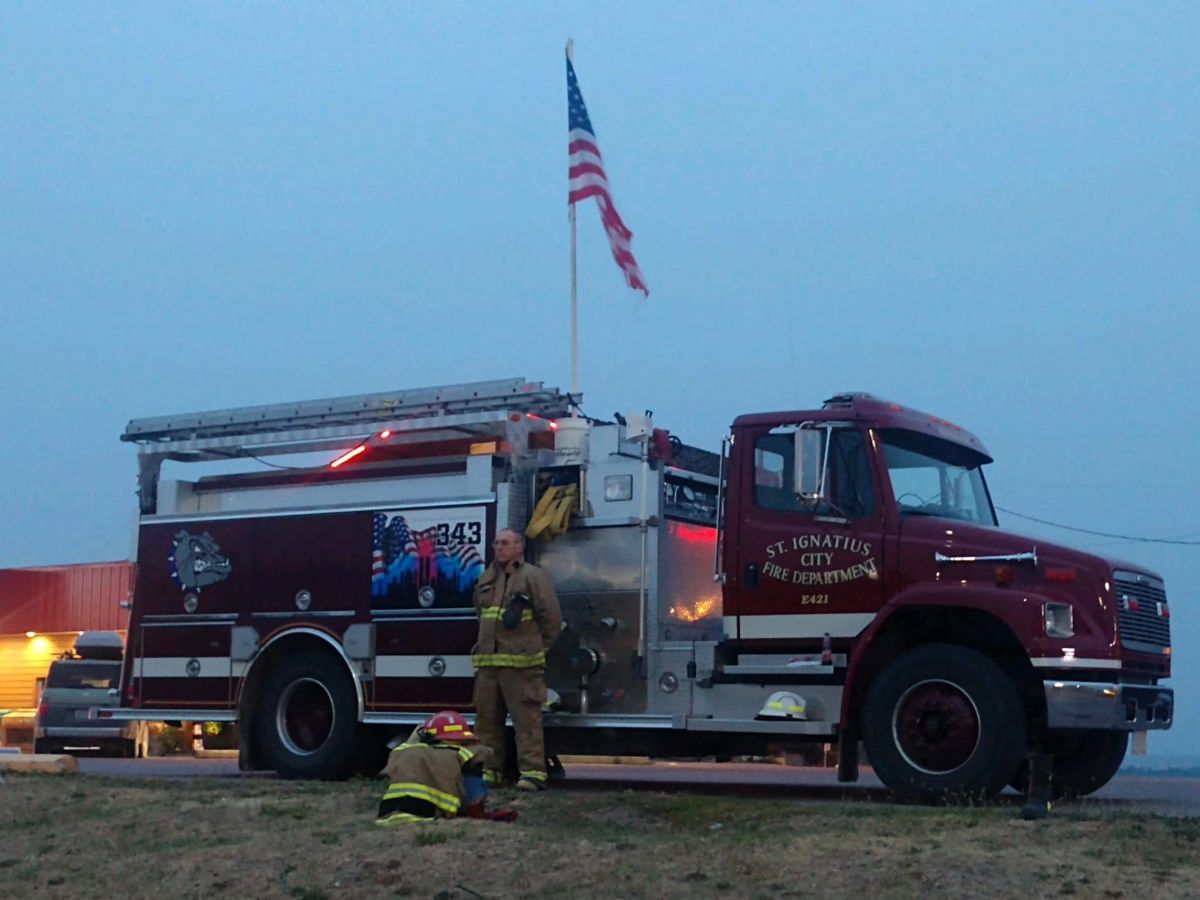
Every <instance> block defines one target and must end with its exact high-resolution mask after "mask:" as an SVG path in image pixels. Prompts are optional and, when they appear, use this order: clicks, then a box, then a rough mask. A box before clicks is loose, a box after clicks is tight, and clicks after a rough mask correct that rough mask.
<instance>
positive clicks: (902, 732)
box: [892, 679, 980, 775]
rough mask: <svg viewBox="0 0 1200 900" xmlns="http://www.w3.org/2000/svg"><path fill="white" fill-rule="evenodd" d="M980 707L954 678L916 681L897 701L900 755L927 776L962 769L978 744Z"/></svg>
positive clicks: (896, 733)
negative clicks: (949, 679)
mask: <svg viewBox="0 0 1200 900" xmlns="http://www.w3.org/2000/svg"><path fill="white" fill-rule="evenodd" d="M979 736H980V727H979V709H978V707H976V706H975V701H973V700H972V699H971V695H970V694H968V693H967V692H966V691H965V690H963V689H962V688H961V687H959V686H958V685H957V684H954V683H953V682H951V681H943V680H940V679H931V680H929V681H922V682H919V683H917V684H914V685H913V686H912V687H910V688H909V689H908V690H907V691H905V692H904V695H903V696H902V697H901V698H900V700H899V702H898V703H897V704H896V707H895V711H894V713H893V715H892V738H893V740H894V741H895V743H896V749H897V750H899V751H900V755H901V756H903V757H904V760H905V762H907V763H908V764H909V765H910V766H912V767H913V768H914V769H917V770H919V771H921V772H924V773H925V774H927V775H949V774H950V773H952V772H954V771H956V770H957V769H960V768H962V766H963V765H965V764H966V762H967V760H969V759H970V758H971V755H972V754H973V753H974V752H975V748H976V747H978V746H979Z"/></svg>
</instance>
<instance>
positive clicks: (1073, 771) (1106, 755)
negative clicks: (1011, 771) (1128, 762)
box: [1009, 731, 1129, 800]
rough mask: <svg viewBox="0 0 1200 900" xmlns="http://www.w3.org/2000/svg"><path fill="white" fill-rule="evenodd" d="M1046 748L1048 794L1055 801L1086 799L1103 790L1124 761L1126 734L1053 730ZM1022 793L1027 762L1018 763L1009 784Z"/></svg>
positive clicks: (1121, 732)
mask: <svg viewBox="0 0 1200 900" xmlns="http://www.w3.org/2000/svg"><path fill="white" fill-rule="evenodd" d="M1048 747H1049V750H1050V754H1051V757H1052V763H1051V769H1050V795H1051V796H1052V797H1053V798H1054V799H1055V800H1062V799H1069V798H1071V797H1086V796H1087V795H1088V794H1091V793H1094V792H1096V791H1098V790H1100V788H1102V787H1104V786H1105V785H1106V784H1108V783H1109V782H1110V781H1112V779H1113V776H1114V775H1116V774H1117V770H1119V769H1120V768H1121V763H1123V762H1124V761H1125V751H1126V749H1127V748H1128V747H1129V734H1128V733H1127V732H1124V731H1054V732H1051V733H1050V739H1049V741H1048ZM1009 783H1010V784H1011V785H1012V787H1014V788H1016V789H1017V790H1018V791H1020V792H1021V793H1022V794H1024V793H1025V792H1026V791H1027V790H1028V789H1029V762H1028V760H1026V761H1025V762H1022V763H1021V767H1020V768H1019V769H1018V770H1017V774H1016V775H1015V776H1014V777H1013V779H1012V781H1011V782H1009Z"/></svg>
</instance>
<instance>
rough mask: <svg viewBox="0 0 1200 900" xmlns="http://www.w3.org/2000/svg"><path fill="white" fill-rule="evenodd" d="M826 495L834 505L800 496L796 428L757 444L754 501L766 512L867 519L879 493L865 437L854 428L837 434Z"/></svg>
mask: <svg viewBox="0 0 1200 900" xmlns="http://www.w3.org/2000/svg"><path fill="white" fill-rule="evenodd" d="M832 440H833V444H832V446H831V447H830V448H829V471H828V472H827V473H826V481H827V484H828V487H827V489H826V493H827V494H828V496H829V499H830V501H832V502H823V503H821V504H820V506H819V507H818V506H814V505H813V504H809V503H805V502H804V501H802V500H801V499H800V497H799V496H798V495H797V494H796V488H795V475H794V473H793V471H792V461H793V459H794V457H793V445H794V443H795V431H794V430H793V429H787V430H783V429H780V430H778V431H772V432H771V433H770V434H764V435H762V436H760V437H759V438H758V440H757V441H755V443H754V502H755V503H756V504H757V505H758V506H760V507H762V508H763V509H777V510H782V511H784V512H804V513H812V514H821V515H839V514H841V515H847V516H866V515H870V514H871V512H873V511H874V509H875V490H874V487H873V486H872V484H871V472H870V465H869V463H868V460H867V451H866V446H865V445H864V443H863V437H862V434H861V433H860V432H859V431H857V430H856V429H853V428H840V429H837V430H835V431H834V432H833V438H832Z"/></svg>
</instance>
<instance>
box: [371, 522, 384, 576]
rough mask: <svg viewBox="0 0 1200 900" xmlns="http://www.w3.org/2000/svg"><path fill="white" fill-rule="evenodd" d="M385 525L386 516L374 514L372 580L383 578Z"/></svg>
mask: <svg viewBox="0 0 1200 900" xmlns="http://www.w3.org/2000/svg"><path fill="white" fill-rule="evenodd" d="M386 525H387V516H385V515H384V514H383V513H375V530H374V536H373V537H374V540H373V545H374V550H373V551H372V553H371V577H372V578H381V577H382V576H383V534H384V526H386Z"/></svg>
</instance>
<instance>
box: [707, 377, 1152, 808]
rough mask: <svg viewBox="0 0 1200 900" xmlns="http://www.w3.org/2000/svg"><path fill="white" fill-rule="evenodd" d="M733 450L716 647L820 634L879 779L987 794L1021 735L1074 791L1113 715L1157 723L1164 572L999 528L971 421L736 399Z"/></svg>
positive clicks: (921, 790)
mask: <svg viewBox="0 0 1200 900" xmlns="http://www.w3.org/2000/svg"><path fill="white" fill-rule="evenodd" d="M732 448H733V449H732V451H731V454H730V459H729V470H730V471H729V498H728V505H727V508H726V515H725V523H726V535H725V539H724V541H723V567H724V571H723V573H722V576H723V578H724V581H725V596H724V614H725V617H724V629H725V635H726V638H727V643H726V644H725V645H724V646H723V647H722V654H723V655H724V656H725V657H726V658H736V657H740V656H742V655H745V654H748V653H760V654H761V653H764V652H765V653H772V652H775V651H779V650H783V651H786V652H791V651H794V650H798V649H804V648H806V647H807V648H808V649H810V650H813V649H816V648H817V647H819V646H820V642H821V641H822V640H823V639H825V638H826V636H828V640H829V642H830V643H831V644H832V649H833V651H834V652H835V653H836V654H837V656H838V658H839V659H840V658H843V657H844V659H845V660H846V666H845V669H844V674H843V675H842V685H841V686H842V691H841V694H840V698H839V699H840V706H841V708H840V712H839V714H838V718H839V720H840V732H841V740H842V741H843V746H844V747H846V748H847V749H848V748H849V746H850V745H851V744H853V742H854V741H853V739H854V738H855V737H856V736H861V738H862V739H863V741H864V743H865V745H866V751H867V756H868V758H869V759H870V760H871V763H872V764H873V766H874V767H875V769H876V771H877V772H878V774H879V775H880V776H881V778H882V779H883V780H884V782H885V783H887V784H888V785H889V786H892V787H894V788H896V789H897V790H899V791H901V792H902V793H909V794H913V795H918V796H927V795H930V794H936V793H939V792H943V791H959V790H970V791H980V792H984V793H987V792H994V791H995V790H998V789H999V788H1001V787H1003V786H1004V784H1006V783H1016V782H1018V781H1019V779H1020V771H1021V760H1022V759H1023V758H1024V756H1025V754H1026V752H1027V750H1028V749H1029V748H1030V747H1031V746H1032V747H1038V748H1044V749H1046V750H1047V751H1049V752H1052V753H1053V754H1054V756H1055V762H1056V771H1057V783H1058V786H1059V791H1060V792H1061V793H1080V792H1088V791H1090V790H1094V789H1095V787H1098V786H1099V785H1100V784H1102V783H1103V782H1104V781H1107V780H1108V778H1110V777H1111V776H1112V775H1113V774H1115V772H1116V769H1117V768H1118V767H1119V765H1120V762H1121V760H1122V759H1123V757H1124V753H1125V748H1126V744H1127V734H1128V732H1129V731H1133V730H1146V729H1159V728H1166V727H1169V726H1170V724H1171V719H1172V713H1173V709H1172V704H1173V698H1172V692H1171V691H1169V690H1166V689H1164V688H1160V687H1159V686H1158V682H1159V681H1160V680H1162V679H1165V678H1167V677H1168V676H1169V675H1170V660H1171V656H1170V654H1171V646H1170V628H1169V621H1170V620H1169V610H1168V606H1167V602H1166V595H1165V591H1164V588H1163V583H1162V580H1161V578H1159V577H1158V576H1157V575H1156V574H1154V573H1153V572H1150V571H1148V570H1145V569H1142V568H1140V567H1136V566H1131V565H1128V564H1121V563H1116V562H1113V561H1110V560H1107V559H1104V558H1101V557H1098V556H1095V555H1092V554H1087V553H1082V552H1079V551H1076V550H1072V549H1069V548H1067V547H1062V546H1057V545H1054V544H1050V543H1048V542H1044V541H1043V542H1035V541H1034V540H1032V539H1030V538H1027V537H1023V536H1021V535H1019V534H1014V533H1012V532H1008V531H1005V530H1003V529H1001V528H1000V527H999V525H998V520H997V517H996V513H995V509H994V507H993V504H992V500H991V496H990V493H989V491H988V488H987V482H986V479H985V477H984V466H985V465H986V464H988V463H990V462H991V457H990V456H989V454H988V453H987V451H986V449H985V448H984V446H983V444H982V442H981V441H980V440H979V439H978V438H977V437H976V436H975V435H973V434H971V433H970V432H969V431H966V430H965V429H963V428H961V427H959V426H957V425H954V424H953V423H951V422H948V421H946V420H944V419H941V418H939V417H937V416H931V415H927V414H924V413H920V412H917V411H915V410H912V409H908V408H905V407H902V406H900V405H898V404H894V403H889V402H886V401H883V400H880V399H877V398H875V397H872V396H870V395H866V394H842V395H838V396H835V397H833V398H830V400H828V401H827V402H826V403H825V404H824V406H823V407H822V408H821V409H820V410H815V411H806V412H799V413H766V414H755V415H747V416H741V417H739V418H738V419H737V420H736V421H735V422H734V424H733V428H732ZM847 738H849V739H850V740H847ZM850 767H851V765H850V763H849V762H847V766H846V768H850ZM1014 773H1016V774H1015V775H1014Z"/></svg>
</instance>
